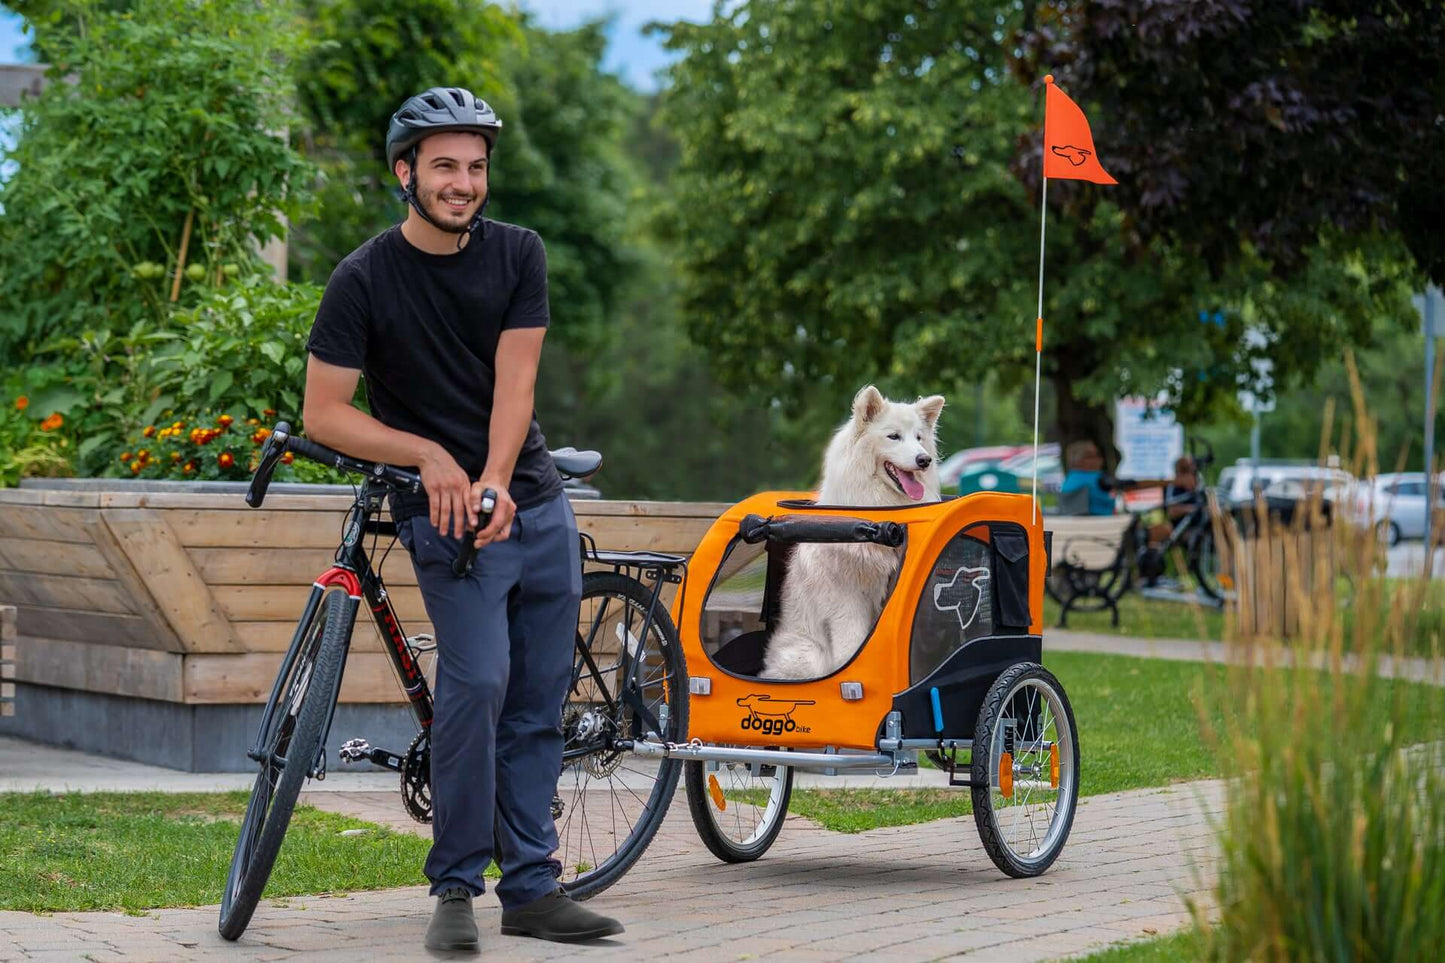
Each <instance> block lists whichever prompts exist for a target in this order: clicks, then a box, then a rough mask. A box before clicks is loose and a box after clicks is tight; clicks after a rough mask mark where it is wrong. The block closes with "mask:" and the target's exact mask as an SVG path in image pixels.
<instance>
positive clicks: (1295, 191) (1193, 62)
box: [1019, 0, 1445, 282]
mask: <svg viewBox="0 0 1445 963" xmlns="http://www.w3.org/2000/svg"><path fill="white" fill-rule="evenodd" d="M1022 41H1023V45H1024V48H1025V50H1026V51H1027V53H1026V55H1025V56H1024V57H1023V59H1022V60H1021V61H1020V62H1019V68H1020V70H1021V72H1022V73H1023V75H1024V76H1025V77H1028V78H1032V77H1036V76H1038V75H1040V74H1042V73H1043V72H1046V71H1053V73H1054V74H1055V75H1056V77H1057V78H1058V80H1059V82H1060V83H1061V84H1063V85H1065V86H1066V87H1067V88H1068V89H1069V91H1070V92H1071V93H1072V94H1074V95H1075V96H1078V97H1082V98H1086V99H1087V100H1088V101H1090V102H1092V103H1094V104H1096V105H1097V109H1098V112H1099V116H1100V117H1102V118H1107V123H1108V140H1107V150H1108V157H1109V161H1110V165H1111V169H1112V170H1113V172H1114V174H1115V175H1116V176H1117V177H1118V179H1119V182H1120V183H1119V187H1118V188H1117V189H1116V191H1117V194H1118V199H1119V203H1120V204H1121V205H1122V206H1123V207H1124V208H1125V209H1126V210H1127V211H1128V212H1129V216H1130V220H1131V225H1132V227H1133V229H1134V230H1135V231H1136V232H1137V233H1138V234H1139V235H1140V236H1144V237H1154V236H1160V235H1167V236H1169V237H1170V238H1172V239H1174V240H1175V241H1176V242H1177V243H1179V244H1180V245H1181V247H1182V248H1183V249H1184V250H1185V251H1188V252H1190V253H1191V254H1197V255H1198V256H1200V257H1202V258H1204V259H1205V261H1206V262H1207V263H1209V264H1210V266H1211V267H1212V268H1214V270H1215V272H1216V273H1222V271H1223V270H1224V269H1225V267H1226V266H1227V265H1228V264H1229V263H1230V262H1231V261H1233V260H1234V259H1235V257H1236V256H1237V252H1238V249H1239V244H1240V242H1241V240H1243V241H1245V242H1246V243H1248V244H1249V245H1250V246H1251V248H1252V249H1254V250H1255V251H1256V252H1258V253H1259V254H1260V255H1261V256H1262V257H1265V258H1267V259H1269V261H1270V262H1271V264H1272V266H1273V267H1274V269H1275V271H1276V272H1292V271H1296V270H1301V269H1304V267H1305V266H1306V265H1307V263H1308V261H1309V256H1310V249H1311V248H1312V247H1313V246H1314V244H1315V242H1316V240H1317V238H1318V236H1319V234H1320V232H1321V230H1322V229H1325V228H1334V229H1338V230H1345V231H1349V232H1352V233H1361V232H1368V231H1370V230H1372V229H1375V228H1379V227H1385V228H1389V229H1393V230H1398V231H1400V232H1401V234H1402V235H1403V237H1404V239H1405V241H1406V243H1407V244H1408V246H1409V249H1410V252H1411V254H1412V255H1413V257H1414V260H1415V262H1416V263H1417V264H1418V265H1419V267H1420V268H1421V269H1422V270H1423V271H1425V272H1426V273H1428V274H1429V275H1430V276H1431V277H1432V278H1434V280H1435V281H1436V282H1442V281H1445V240H1442V235H1441V232H1440V224H1441V222H1442V219H1445V184H1442V181H1445V176H1442V175H1445V166H1442V165H1445V159H1442V158H1445V121H1442V118H1441V114H1440V110H1441V104H1442V103H1445V66H1442V63H1445V61H1442V59H1441V56H1440V52H1441V50H1442V48H1445V6H1442V5H1441V4H1440V3H1438V2H1436V0H1289V2H1279V0H1219V2H1214V3H1196V2H1193V0H1090V2H1087V3H1081V2H1077V0H1045V2H1031V3H1029V4H1027V10H1026V12H1025V24H1024V30H1023V35H1022ZM1101 147H1102V145H1101Z"/></svg>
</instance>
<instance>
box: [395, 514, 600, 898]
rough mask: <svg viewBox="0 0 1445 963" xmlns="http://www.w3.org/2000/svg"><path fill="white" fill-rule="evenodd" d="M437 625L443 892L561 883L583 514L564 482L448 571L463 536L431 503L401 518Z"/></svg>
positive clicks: (507, 891) (436, 868) (438, 868)
mask: <svg viewBox="0 0 1445 963" xmlns="http://www.w3.org/2000/svg"><path fill="white" fill-rule="evenodd" d="M400 532H401V540H402V544H404V545H405V546H406V548H407V551H409V552H410V553H411V557H412V565H413V567H414V568H415V569H416V578H417V583H418V584H419V585H420V587H421V593H422V599H423V601H424V602H425V603H426V611H427V616H428V617H429V618H430V619H431V623H432V626H433V628H434V630H435V633H436V639H437V673H436V692H435V700H436V713H435V719H434V720H433V722H432V737H431V738H432V747H431V786H432V848H431V853H430V854H429V855H428V856H427V860H426V867H425V870H426V875H427V878H428V879H429V880H431V892H432V894H433V895H436V894H437V893H440V892H441V891H442V890H444V889H448V888H451V887H455V886H463V887H465V888H466V889H468V890H470V891H471V892H472V894H473V895H478V894H480V893H481V892H482V872H483V871H484V870H485V869H486V868H487V864H488V863H489V862H491V861H492V860H493V859H495V860H496V862H497V865H498V866H499V867H501V870H502V879H501V882H499V883H498V884H497V897H498V899H500V900H501V903H502V906H503V907H504V908H511V907H515V906H521V905H523V904H524V903H529V902H531V901H532V900H535V899H539V898H541V897H543V896H546V895H547V894H549V893H551V892H553V891H555V890H556V889H557V873H558V871H559V870H560V869H561V866H560V864H559V863H558V862H557V861H556V860H555V859H554V858H553V855H552V854H553V853H554V851H555V850H556V849H557V828H556V825H555V823H554V822H553V819H552V812H551V806H552V796H553V794H554V793H555V792H556V789H557V777H558V775H559V773H560V771H561V768H562V703H563V699H564V698H565V697H566V690H567V681H568V678H569V676H570V674H571V670H572V652H573V637H574V636H575V634H576V632H577V614H578V608H579V606H580V604H581V599H582V573H581V566H580V563H579V560H578V547H577V521H576V519H575V518H574V517H573V515H572V506H571V505H570V504H569V503H568V501H567V498H566V496H565V495H558V496H557V497H556V498H554V499H552V500H550V501H548V502H545V503H544V504H541V505H537V506H535V507H532V508H528V509H525V510H523V511H519V512H517V515H516V519H515V520H514V521H513V523H512V532H511V537H510V538H509V539H508V540H507V541H505V542H494V543H492V544H491V545H488V546H486V547H485V548H483V549H482V550H481V551H480V552H478V553H477V560H476V563H475V564H474V565H473V566H472V571H471V574H470V575H468V576H467V577H466V578H457V577H456V576H455V575H453V574H452V567H451V566H452V560H453V559H455V558H456V556H457V553H458V551H459V550H460V546H461V543H460V542H459V541H458V540H457V539H454V538H450V537H444V536H442V535H440V534H439V533H438V532H437V530H436V529H435V528H434V527H433V526H432V524H431V521H430V519H428V518H427V517H426V516H425V515H422V516H419V517H416V518H412V519H408V520H406V521H404V522H402V524H401V526H400Z"/></svg>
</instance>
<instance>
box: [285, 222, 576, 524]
mask: <svg viewBox="0 0 1445 963" xmlns="http://www.w3.org/2000/svg"><path fill="white" fill-rule="evenodd" d="M479 234H481V232H480V231H479V232H478V233H477V234H473V235H472V239H471V240H470V241H468V242H467V246H466V247H465V248H463V249H462V250H461V251H459V252H457V253H455V254H428V253H426V252H425V251H422V250H419V249H418V248H416V247H415V246H413V245H412V244H411V242H410V241H408V240H407V239H406V238H405V237H403V236H402V233H401V227H400V225H398V226H396V227H392V228H389V229H387V230H385V231H383V232H381V233H380V234H378V235H376V236H375V237H373V238H372V239H371V240H369V241H367V242H366V243H365V244H363V245H361V247H359V248H357V249H356V250H355V251H352V252H351V253H350V254H348V255H347V256H346V257H345V258H344V259H343V260H342V262H341V263H340V264H338V265H337V266H336V270H335V271H333V272H332V274H331V280H329V281H328V282H327V283H326V293H325V294H324V295H322V298H321V306H320V307H319V308H318V309H317V311H316V320H315V322H314V323H313V324H312V326H311V338H310V340H308V341H307V343H306V348H307V350H309V351H310V352H311V353H312V354H314V355H316V357H318V358H320V359H321V360H322V361H324V362H326V363H327V364H333V365H338V366H340V367H343V368H357V369H360V370H361V372H362V374H363V376H364V378H365V383H366V397H367V400H368V401H369V402H370V404H371V413H372V414H373V415H374V416H375V417H376V418H377V420H378V421H380V422H381V423H382V424H384V425H387V426H388V427H391V428H396V429H398V430H399V431H405V432H410V433H411V434H414V435H420V436H421V437H423V438H427V439H430V440H432V441H435V442H436V443H438V444H439V445H441V446H442V447H443V448H445V449H446V450H447V451H448V452H449V453H450V454H451V456H452V457H453V458H455V459H456V461H457V464H458V465H460V466H461V467H462V469H463V470H465V471H466V473H467V474H468V475H470V476H471V477H472V479H473V480H476V479H477V478H478V477H479V476H480V475H481V473H482V469H483V468H484V467H485V466H486V461H487V448H488V445H489V434H488V433H489V430H490V427H491V420H492V390H493V388H494V386H495V384H496V358H497V339H498V338H499V337H500V336H501V333H502V332H503V331H505V330H507V329H509V328H545V327H546V326H547V324H548V322H549V320H550V316H549V312H548V308H547V253H546V250H545V249H544V248H543V246H542V240H541V238H539V237H538V236H537V235H536V233H535V232H533V231H529V230H527V229H525V228H521V227H517V226H515V225H512V224H503V223H501V222H499V221H487V222H486V233H485V236H483V237H480V238H479V237H478V235H479ZM403 467H406V466H403ZM561 490H562V479H561V477H560V476H559V475H558V474H557V469H556V467H555V466H554V465H553V464H552V459H551V456H549V455H548V454H547V442H546V439H544V438H543V437H542V431H541V429H540V428H539V427H538V426H537V419H536V416H535V415H534V416H533V418H532V425H531V427H530V428H529V429H528V431H527V438H526V441H524V442H523V443H522V451H521V453H520V454H519V455H518V457H517V466H516V469H515V470H514V471H513V473H512V485H511V495H512V500H513V501H515V502H516V503H517V507H518V508H529V507H531V506H533V505H538V504H540V503H542V502H544V501H546V500H547V499H548V498H551V497H552V496H554V495H556V494H557V493H559V492H560V491H561ZM393 507H394V508H395V509H396V510H397V513H398V515H400V516H403V517H405V516H410V515H414V514H423V513H425V512H426V510H427V506H426V499H425V497H420V498H413V497H408V498H407V499H405V500H403V501H402V502H400V503H398V504H396V505H394V506H393Z"/></svg>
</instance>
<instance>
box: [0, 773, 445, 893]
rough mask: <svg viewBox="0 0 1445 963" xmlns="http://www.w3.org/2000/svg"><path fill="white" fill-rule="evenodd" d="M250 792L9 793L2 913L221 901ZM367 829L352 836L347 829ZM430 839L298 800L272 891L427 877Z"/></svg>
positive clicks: (404, 882) (2, 843)
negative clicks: (303, 804) (345, 833)
mask: <svg viewBox="0 0 1445 963" xmlns="http://www.w3.org/2000/svg"><path fill="white" fill-rule="evenodd" d="M247 795H248V794H247V793H244V792H232V793H183V794H170V793H87V794H79V793H72V794H70V795H65V796H51V795H48V794H46V793H6V794H0V812H3V813H4V818H3V819H0V910H25V911H29V912H43V911H61V910H123V911H126V912H130V913H135V912H139V911H142V910H146V909H151V908H154V907H161V906H196V905H203V904H207V903H219V902H220V900H221V888H222V886H223V885H224V882H225V877H226V873H227V871H228V869H229V867H230V863H231V852H232V850H233V849H234V848H235V845H236V837H237V834H238V833H239V831H240V819H241V816H242V815H243V814H244V812H245V809H246V799H247ZM347 829H363V830H365V831H366V832H364V833H362V834H360V835H354V836H342V835H340V834H341V832H342V831H343V830H347ZM429 847H430V841H429V840H427V839H425V838H423V837H421V836H415V835H412V834H410V833H398V832H394V831H392V830H389V829H386V828H383V827H381V826H377V825H375V824H372V823H367V822H362V821H361V820H357V819H350V818H348V817H345V816H338V815H335V814H332V813H325V812H321V811H319V810H316V809H313V808H311V807H300V808H298V809H297V810H296V813H295V815H294V816H293V817H292V819H291V826H290V828H289V830H288V831H287V834H286V842H285V844H284V845H283V846H282V847H281V855H280V856H279V857H278V858H277V860H276V868H275V871H274V872H273V873H272V874H271V880H270V883H269V884H268V885H267V887H266V896H267V897H268V898H269V897H276V896H294V895H298V894H302V893H326V892H348V891H352V890H364V889H381V888H383V887H388V886H410V885H417V884H422V883H425V882H426V879H425V877H423V875H422V871H421V867H422V862H423V861H424V860H425V858H426V854H427V849H428V848H429Z"/></svg>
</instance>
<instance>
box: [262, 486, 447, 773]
mask: <svg viewBox="0 0 1445 963" xmlns="http://www.w3.org/2000/svg"><path fill="white" fill-rule="evenodd" d="M388 491H389V489H388V488H387V487H386V486H385V485H384V484H380V483H375V482H373V481H371V480H370V479H368V480H367V481H365V482H363V483H362V486H361V492H360V494H359V495H358V496H357V499H356V502H355V503H354V504H353V505H352V506H351V509H350V511H349V512H348V513H347V516H346V524H345V526H344V527H343V529H342V538H341V545H340V546H339V547H338V548H337V550H336V557H335V564H334V565H333V566H332V567H331V568H329V569H327V570H326V571H325V572H323V573H321V575H319V576H317V578H316V581H315V582H314V583H312V586H311V594H310V596H309V597H308V598H307V599H306V607H305V608H304V609H303V610H302V614H301V619H300V620H299V621H298V622H297V625H296V632H295V634H294V635H293V636H292V637H291V645H290V647H289V648H288V649H287V651H286V656H285V658H284V660H283V661H282V665H281V671H280V672H279V673H278V674H277V676H276V682H275V683H274V684H273V685H272V688H271V695H270V697H269V698H268V699H267V700H266V707H265V709H264V710H262V713H261V722H260V725H259V727H258V728H257V733H256V739H255V741H254V742H253V743H252V745H251V747H250V749H249V750H248V751H247V753H246V754H247V755H248V756H249V757H250V758H252V759H254V760H256V761H257V762H266V761H267V760H265V759H264V758H262V756H263V754H262V753H261V751H260V748H259V747H260V746H261V745H262V744H263V742H264V740H265V736H266V732H267V730H268V729H269V728H270V726H271V721H272V719H273V718H274V717H275V714H276V709H277V707H278V705H279V704H280V700H281V698H282V696H283V693H282V692H281V685H282V683H283V682H284V680H285V679H286V678H288V676H289V675H290V672H291V667H292V666H293V665H294V664H295V661H296V659H297V657H298V656H299V654H300V651H301V646H302V644H303V643H304V642H305V635H306V630H307V628H308V627H309V626H310V624H311V620H312V618H313V616H314V615H315V614H316V611H317V609H318V608H319V607H320V605H321V600H322V599H323V598H324V597H325V595H326V593H327V592H328V591H331V590H333V589H335V588H341V589H343V590H344V591H345V592H346V593H347V596H348V597H349V599H350V605H348V607H347V614H346V620H347V632H346V638H347V654H349V652H350V645H351V633H352V631H353V629H354V628H355V624H356V615H357V610H358V609H359V607H360V604H361V602H362V601H363V600H364V601H365V602H366V607H367V608H368V609H369V610H370V612H371V617H372V620H373V621H374V622H375V623H376V627H377V630H378V631H379V632H380V633H381V637H382V638H383V639H384V640H385V642H386V645H385V646H384V647H383V648H384V649H385V650H386V654H387V656H388V658H389V659H390V661H391V664H392V668H393V669H394V670H395V672H396V677H397V681H398V683H399V684H400V685H401V689H402V691H403V692H404V693H405V694H406V697H407V701H408V703H409V705H410V706H411V711H412V715H413V717H414V718H415V719H416V722H417V725H418V727H420V728H421V729H422V730H426V729H428V728H430V726H431V722H432V697H431V687H430V686H428V685H427V681H426V676H425V675H424V674H423V673H422V670H421V666H420V665H418V664H417V661H416V659H415V658H414V657H413V656H412V651H411V646H410V645H409V644H408V642H407V640H406V635H405V633H403V632H402V629H401V622H400V620H398V619H397V617H396V610H395V609H394V608H393V607H392V604H391V598H390V597H389V596H388V595H387V591H386V585H385V583H384V582H383V581H382V578H381V575H380V573H378V572H377V571H375V570H374V569H373V568H372V565H371V559H370V557H369V556H368V555H367V553H366V549H365V548H364V547H363V545H362V542H363V540H364V538H363V537H364V536H365V535H371V534H374V535H377V536H382V537H385V536H395V535H396V523H395V522H391V521H387V520H384V519H381V518H378V517H377V516H379V515H380V514H381V512H382V502H383V500H384V498H385V497H386V494H387V492H388ZM345 674H346V671H345V655H343V661H342V671H341V674H340V675H338V676H337V683H336V686H337V691H336V692H333V693H331V712H330V714H329V716H328V718H327V720H326V728H325V729H324V730H323V738H322V741H321V746H322V748H321V752H320V755H319V758H318V759H317V760H316V761H315V762H314V763H313V764H312V768H311V772H310V775H311V777H312V778H316V779H324V778H325V774H326V744H327V742H328V741H329V739H330V735H331V723H332V721H333V720H334V718H335V715H336V703H337V696H338V695H339V694H340V688H341V681H342V679H343V678H344V677H345ZM388 755H390V754H388ZM383 764H385V763H383Z"/></svg>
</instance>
